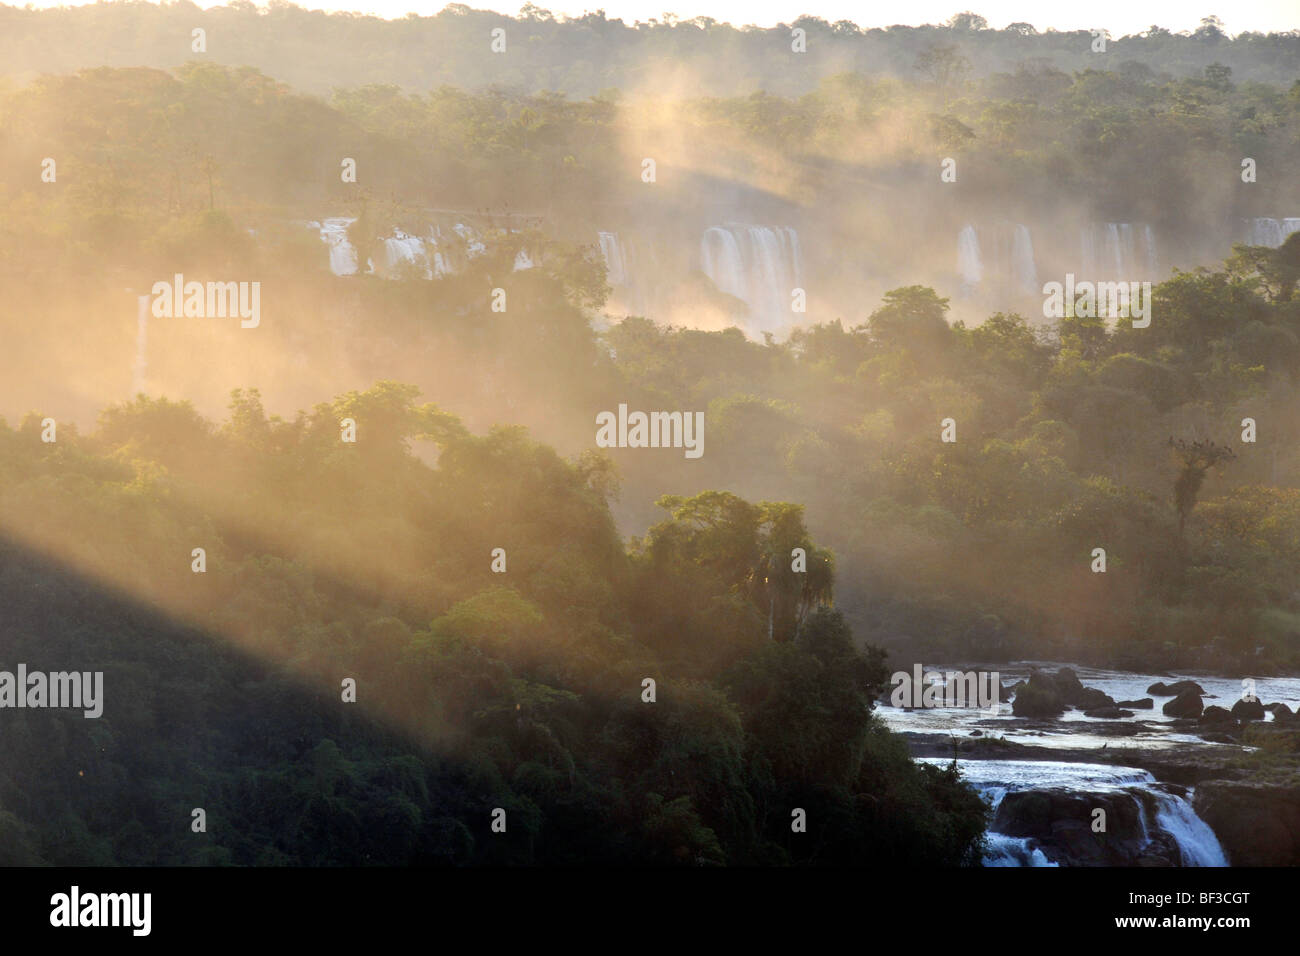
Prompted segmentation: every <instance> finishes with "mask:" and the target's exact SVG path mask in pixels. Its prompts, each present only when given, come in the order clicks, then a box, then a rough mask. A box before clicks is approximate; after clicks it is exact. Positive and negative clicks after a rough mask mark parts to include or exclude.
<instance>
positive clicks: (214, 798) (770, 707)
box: [0, 382, 985, 866]
mask: <svg viewBox="0 0 1300 956" xmlns="http://www.w3.org/2000/svg"><path fill="white" fill-rule="evenodd" d="M417 394H418V393H417V390H416V389H415V388H414V387H412V386H405V385H399V384H397V383H392V382H385V383H380V384H379V385H376V386H375V387H373V388H371V389H369V390H367V391H365V392H351V393H348V394H345V395H342V396H340V397H339V398H337V399H335V400H334V401H332V402H329V403H325V404H321V405H318V406H317V407H315V408H314V409H313V410H312V411H310V412H306V413H300V414H299V415H298V416H296V417H295V418H294V419H292V420H283V419H280V418H277V417H275V416H268V415H267V414H266V413H265V411H264V409H263V407H262V405H261V401H260V398H259V396H258V395H257V394H256V393H255V392H242V391H237V392H235V393H234V395H233V396H232V400H231V404H230V408H229V414H228V416H227V417H226V419H225V420H224V421H223V422H220V423H216V422H210V421H207V420H205V419H204V418H202V417H200V416H199V415H198V414H197V413H196V412H195V411H194V410H193V409H192V407H191V406H189V405H188V404H187V403H184V402H180V403H177V402H171V401H167V400H162V399H149V398H144V397H141V398H140V399H137V400H135V401H133V402H130V403H126V404H120V405H115V406H112V407H109V408H107V409H106V410H105V411H104V412H103V414H102V416H101V418H100V419H99V422H98V424H97V426H96V428H95V429H94V430H93V431H91V432H89V433H87V434H78V432H77V430H76V429H75V427H72V426H68V425H64V426H63V427H61V428H59V429H58V431H57V432H56V433H54V434H53V435H51V433H49V431H48V425H47V423H42V422H41V421H40V420H39V418H37V417H31V418H29V419H28V420H26V421H24V422H23V423H21V424H20V425H19V426H18V427H17V428H13V429H10V428H9V427H8V426H4V427H3V428H0V523H2V524H3V526H4V528H5V529H6V539H5V542H4V545H3V547H2V548H0V596H2V597H3V600H4V602H5V606H6V607H7V609H8V614H7V618H6V625H5V628H4V633H3V639H2V645H0V664H2V665H3V667H4V668H5V669H8V670H11V671H12V670H13V669H14V668H15V667H16V665H17V664H18V663H25V664H27V666H28V667H29V668H30V669H32V670H37V669H40V670H48V671H55V670H62V669H75V670H79V671H87V670H88V671H94V670H102V671H104V672H105V678H104V692H103V716H102V717H100V718H98V719H96V720H86V719H84V718H83V717H82V716H81V714H80V712H73V713H68V712H60V711H50V710H33V709H27V710H6V711H5V713H4V718H5V726H6V734H5V740H6V753H7V755H8V756H7V759H6V761H5V764H4V768H3V770H2V771H0V862H3V863H4V864H6V865H11V864H35V863H50V864H62V865H87V864H90V865H97V864H138V865H153V864H168V865H176V864H205V865H223V864H233V865H271V864H273V865H423V864H469V865H473V864H577V863H582V864H598V863H606V864H609V863H623V864H682V865H717V864H809V865H817V864H855V865H862V864H864V863H868V862H870V861H873V860H882V859H890V860H895V861H905V862H906V863H907V864H910V865H918V866H927V865H931V866H932V865H960V864H973V863H975V862H977V861H978V859H979V853H980V846H981V840H982V831H983V825H984V813H985V809H984V807H983V805H982V804H981V802H980V800H979V798H978V797H977V796H976V795H975V794H974V792H973V791H971V790H970V789H968V788H966V787H965V786H964V785H963V784H962V783H961V782H960V780H959V778H958V776H957V773H956V771H955V769H948V770H941V769H937V768H933V767H926V766H918V765H915V764H913V763H912V762H911V760H910V759H909V757H908V755H907V752H906V748H905V746H904V745H903V744H902V743H901V741H900V740H899V739H898V738H896V737H894V736H892V735H890V734H889V733H888V732H887V731H886V730H885V729H884V728H883V726H882V725H881V724H879V723H878V721H877V720H876V718H875V717H874V716H873V715H872V713H871V706H872V705H871V701H872V699H873V698H874V696H875V695H876V694H877V693H878V692H879V690H880V688H881V687H882V686H883V684H884V682H885V677H886V675H885V671H884V667H883V662H882V657H881V655H880V654H879V653H878V652H867V653H863V652H862V651H860V650H859V649H857V648H856V647H855V646H854V642H853V640H852V638H851V635H850V632H849V630H848V628H847V626H846V625H845V623H844V621H843V619H842V618H841V617H840V615H839V614H838V613H837V612H835V611H834V610H833V609H831V607H830V605H829V602H830V600H831V593H832V587H833V563H832V561H831V556H830V555H829V554H827V553H825V552H823V551H821V550H819V549H818V548H817V547H816V546H815V544H814V543H813V541H812V540H811V539H810V537H809V535H808V533H807V531H806V529H805V527H804V524H803V518H802V512H801V509H800V508H798V507H797V506H794V505H789V504H782V503H776V502H766V503H762V504H757V505H755V504H751V503H748V502H746V501H744V500H742V499H741V498H739V497H737V496H735V495H733V494H729V493H725V492H706V493H702V494H699V495H695V496H692V497H689V498H681V497H667V498H665V499H663V500H662V501H661V505H662V508H663V516H662V518H661V520H660V521H658V522H657V523H656V524H655V526H654V527H653V528H652V529H651V530H650V532H649V533H648V534H647V535H646V536H645V537H644V538H643V539H640V540H638V541H637V542H635V543H634V545H633V546H632V547H630V548H629V547H627V546H625V544H624V542H623V541H622V540H621V539H620V537H619V535H618V533H617V532H616V531H615V528H614V523H613V521H612V519H611V515H610V512H609V509H608V506H607V500H606V496H607V495H608V494H609V493H610V491H611V489H612V487H613V485H612V483H611V479H612V476H611V473H610V469H609V463H608V462H607V461H605V460H604V459H601V458H599V457H596V456H594V455H591V454H587V455H582V456H578V457H577V458H575V459H573V460H569V461H566V460H564V459H562V458H561V457H560V456H559V455H557V454H556V453H555V452H554V451H553V450H551V449H550V448H548V447H546V446H544V445H541V444H538V443H536V442H534V441H532V440H531V439H530V438H528V436H527V435H526V434H525V433H524V432H523V430H521V429H518V428H506V427H502V428H497V429H493V430H492V431H491V432H490V433H488V434H486V435H482V436H476V435H472V434H470V433H469V432H468V431H466V429H465V428H464V426H463V425H462V424H461V423H460V422H459V420H457V419H456V418H455V417H453V416H451V415H449V414H447V413H445V412H443V411H441V410H440V409H438V408H437V407H436V406H433V405H431V404H420V403H419V402H418V401H417ZM343 419H352V420H353V421H355V422H356V423H357V429H358V431H357V441H356V442H355V443H345V442H343V441H341V433H340V428H339V423H340V421H341V420H343ZM50 437H53V438H55V440H54V441H47V440H43V439H48V438H50ZM429 455H432V456H434V457H436V464H434V465H429V464H426V463H425V462H424V461H423V460H422V459H423V458H426V457H428V456H429ZM798 547H802V548H804V549H805V551H806V553H807V555H808V559H809V565H810V566H809V571H808V573H807V574H796V573H794V572H793V571H792V570H791V562H790V556H791V552H792V550H793V549H794V548H798ZM195 549H202V553H199V552H198V551H196V550H195ZM496 549H500V551H496ZM347 680H352V681H354V682H355V701H356V702H355V703H351V702H345V699H344V698H345V697H346V696H347V695H346V689H345V688H344V685H345V682H346V681H347ZM196 808H201V809H203V810H204V811H205V814H206V831H205V832H196V831H195V830H194V829H193V828H192V823H193V820H194V817H193V816H192V811H193V810H194V809H196ZM498 808H499V809H500V810H503V811H504V813H505V816H504V817H499V816H498V817H496V819H497V820H498V821H501V820H504V822H505V831H504V832H496V831H494V830H493V829H492V825H493V820H494V811H496V810H497V809H498ZM796 811H802V814H803V815H806V816H800V814H798V813H796ZM796 819H806V820H807V828H806V831H805V830H802V829H801V828H800V827H797V826H793V825H792V824H794V823H795V822H796Z"/></svg>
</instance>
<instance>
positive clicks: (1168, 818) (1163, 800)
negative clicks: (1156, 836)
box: [1155, 790, 1228, 866]
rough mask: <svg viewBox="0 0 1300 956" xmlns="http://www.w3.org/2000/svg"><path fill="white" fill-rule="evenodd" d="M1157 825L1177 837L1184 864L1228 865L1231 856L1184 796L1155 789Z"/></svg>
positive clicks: (1176, 840)
mask: <svg viewBox="0 0 1300 956" xmlns="http://www.w3.org/2000/svg"><path fill="white" fill-rule="evenodd" d="M1155 797H1156V803H1157V809H1156V825H1157V826H1158V827H1159V828H1160V829H1161V830H1164V831H1165V832H1166V833H1168V834H1169V835H1170V836H1172V837H1173V838H1174V842H1175V843H1177V844H1178V852H1179V854H1181V855H1182V858H1183V866H1227V865H1228V858H1227V855H1226V854H1224V852H1223V847H1222V846H1220V845H1219V840H1218V838H1217V837H1216V836H1215V835H1214V831H1213V830H1211V829H1210V827H1209V825H1208V824H1207V823H1206V822H1205V821H1204V820H1202V819H1201V818H1200V817H1198V816H1197V815H1196V811H1195V810H1193V809H1192V805H1191V804H1190V803H1188V802H1187V801H1186V800H1184V799H1183V798H1182V797H1178V796H1175V795H1173V794H1171V793H1161V792H1160V791H1158V790H1157V791H1155Z"/></svg>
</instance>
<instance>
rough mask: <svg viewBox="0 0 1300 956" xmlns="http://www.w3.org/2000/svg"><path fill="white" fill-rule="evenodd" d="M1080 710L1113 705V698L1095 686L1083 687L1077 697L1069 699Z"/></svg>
mask: <svg viewBox="0 0 1300 956" xmlns="http://www.w3.org/2000/svg"><path fill="white" fill-rule="evenodd" d="M1070 703H1072V704H1074V706H1075V707H1078V708H1079V709H1080V710H1098V709H1100V708H1104V707H1114V706H1116V704H1115V698H1114V697H1111V696H1110V694H1107V693H1105V692H1103V691H1099V690H1097V688H1095V687H1084V688H1083V689H1082V690H1081V692H1080V693H1079V695H1078V697H1076V698H1075V699H1074V700H1072V701H1070Z"/></svg>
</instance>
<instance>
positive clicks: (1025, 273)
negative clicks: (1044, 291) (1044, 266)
mask: <svg viewBox="0 0 1300 956" xmlns="http://www.w3.org/2000/svg"><path fill="white" fill-rule="evenodd" d="M1011 271H1012V274H1013V275H1014V276H1015V280H1016V286H1017V288H1019V289H1020V291H1022V292H1028V293H1031V294H1032V293H1037V292H1038V291H1039V286H1038V269H1037V268H1036V267H1035V266H1034V242H1033V239H1032V238H1031V237H1030V235H1029V227H1028V226H1022V225H1019V224H1017V225H1016V231H1015V236H1014V237H1013V239H1012V241H1011Z"/></svg>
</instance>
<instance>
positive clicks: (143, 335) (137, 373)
mask: <svg viewBox="0 0 1300 956" xmlns="http://www.w3.org/2000/svg"><path fill="white" fill-rule="evenodd" d="M149 300H150V296H147V295H139V296H136V299H135V305H136V311H135V363H134V364H133V365H132V366H131V397H132V398H134V397H135V396H136V395H139V394H140V393H141V392H143V391H144V373H145V369H146V368H147V367H148V363H147V362H146V360H145V357H146V351H145V349H146V347H147V346H148V342H149Z"/></svg>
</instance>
